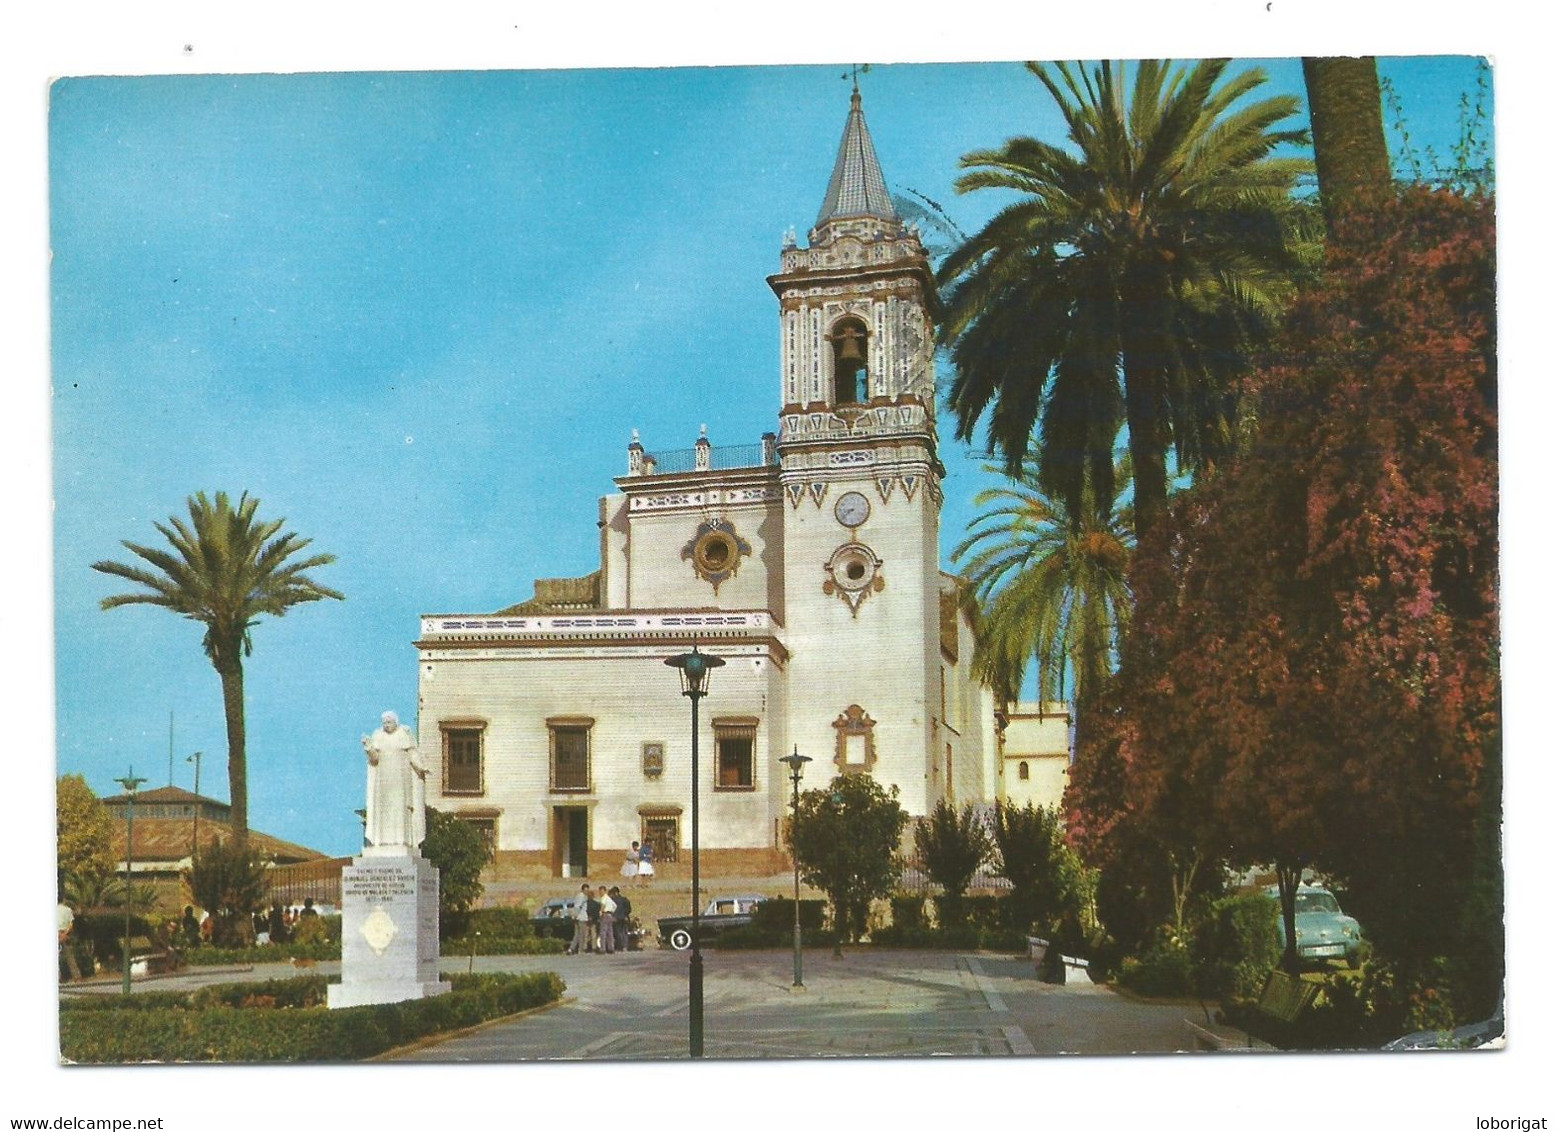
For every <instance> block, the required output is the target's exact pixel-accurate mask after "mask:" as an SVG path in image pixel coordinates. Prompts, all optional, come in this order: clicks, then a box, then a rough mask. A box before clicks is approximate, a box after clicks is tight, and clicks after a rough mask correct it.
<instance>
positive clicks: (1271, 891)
mask: <svg viewBox="0 0 1557 1132" xmlns="http://www.w3.org/2000/svg"><path fill="white" fill-rule="evenodd" d="M1265 892H1266V894H1267V895H1269V896H1270V897H1271V898H1272V899H1273V900H1277V901H1279V900H1280V899H1281V891H1280V889H1278V888H1277V887H1276V886H1274V885H1272V886H1271V887H1270V888H1267V889H1266V890H1265ZM1293 911H1294V912H1295V913H1296V914H1295V915H1294V917H1293V920H1294V924H1295V926H1296V928H1297V953H1298V961H1299V962H1302V963H1321V964H1322V963H1327V962H1328V961H1330V960H1331V959H1342V960H1345V962H1346V965H1347V966H1348V967H1352V968H1355V967H1356V966H1357V965H1358V964H1359V963H1361V962H1362V927H1361V925H1360V924H1358V923H1357V921H1356V920H1354V919H1352V918H1351V917H1350V916H1348V915H1346V913H1344V912H1342V911H1341V905H1340V902H1339V901H1337V900H1336V898H1335V894H1334V893H1333V892H1331V891H1330V890H1329V889H1328V888H1322V887H1320V886H1319V885H1317V884H1300V885H1298V890H1297V896H1296V900H1295V902H1294V908H1293ZM1276 931H1277V932H1278V933H1280V937H1281V946H1282V948H1283V949H1285V947H1286V946H1287V925H1286V920H1285V918H1284V917H1278V918H1277V920H1276Z"/></svg>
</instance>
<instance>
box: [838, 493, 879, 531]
mask: <svg viewBox="0 0 1557 1132" xmlns="http://www.w3.org/2000/svg"><path fill="white" fill-rule="evenodd" d="M833 514H834V515H835V516H836V517H837V519H838V521H839V522H840V523H842V524H843V525H844V526H846V527H848V528H849V529H850V530H851V531H852V530H853V529H854V528H855V527H858V526H859V525H860V524H861V523H863V522H865V520H866V519H868V518H870V500H868V499H866V498H865V497H864V496H863V495H861V494H860V493H859V492H857V491H849V492H845V493H844V494H843V495H842V496H840V497H839V499H838V502H837V504H836V505H835V506H834V507H833Z"/></svg>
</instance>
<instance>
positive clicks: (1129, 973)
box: [1115, 942, 1195, 998]
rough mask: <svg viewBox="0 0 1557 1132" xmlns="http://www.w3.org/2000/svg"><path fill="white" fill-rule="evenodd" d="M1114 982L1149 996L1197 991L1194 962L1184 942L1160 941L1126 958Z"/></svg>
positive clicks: (1172, 996) (1178, 995)
mask: <svg viewBox="0 0 1557 1132" xmlns="http://www.w3.org/2000/svg"><path fill="white" fill-rule="evenodd" d="M1115 981H1117V982H1118V983H1119V985H1120V986H1122V987H1125V988H1126V989H1128V990H1131V991H1134V992H1135V993H1136V994H1139V995H1144V996H1146V997H1147V998H1186V997H1188V996H1190V995H1192V994H1194V993H1195V964H1194V960H1193V958H1192V957H1191V956H1190V953H1189V949H1188V948H1186V947H1184V946H1183V945H1182V944H1178V943H1173V942H1166V943H1161V944H1158V945H1157V946H1155V947H1153V948H1152V949H1151V950H1149V951H1147V952H1146V954H1145V955H1142V956H1139V957H1134V956H1132V957H1129V958H1127V959H1125V960H1124V962H1123V963H1121V964H1120V966H1119V974H1118V975H1116V976H1115Z"/></svg>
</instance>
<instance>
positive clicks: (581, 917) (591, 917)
mask: <svg viewBox="0 0 1557 1132" xmlns="http://www.w3.org/2000/svg"><path fill="white" fill-rule="evenodd" d="M632 912H633V902H632V901H631V900H629V899H628V898H627V897H625V896H623V895H622V890H621V889H620V888H618V887H616V886H615V885H612V886H611V888H610V889H609V890H607V888H606V886H605V885H603V884H602V885H601V886H600V887H599V888H598V889H594V890H591V889H590V887H589V885H587V884H586V885H583V886H581V887H580V888H579V894H578V902H577V903H576V904H575V905H574V907H573V942H572V943H570V944H568V954H569V955H577V954H578V953H579V952H581V951H584V952H603V953H605V954H606V955H612V954H614V953H616V952H618V951H626V950H627V946H628V937H627V932H628V926H629V921H630V919H631V917H632Z"/></svg>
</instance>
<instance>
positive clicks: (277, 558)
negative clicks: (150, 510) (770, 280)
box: [92, 491, 342, 845]
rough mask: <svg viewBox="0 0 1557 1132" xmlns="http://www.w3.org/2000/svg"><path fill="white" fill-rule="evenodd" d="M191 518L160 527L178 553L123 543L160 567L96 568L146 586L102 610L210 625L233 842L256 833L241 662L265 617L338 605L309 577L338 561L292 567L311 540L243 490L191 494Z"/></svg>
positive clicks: (319, 558) (208, 644) (329, 557)
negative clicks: (146, 609) (159, 611)
mask: <svg viewBox="0 0 1557 1132" xmlns="http://www.w3.org/2000/svg"><path fill="white" fill-rule="evenodd" d="M188 505H189V521H188V523H187V524H186V523H185V522H184V521H182V520H181V519H179V518H178V516H176V515H175V516H173V517H172V518H170V519H169V520H168V523H167V525H166V526H165V525H163V524H162V523H156V524H153V525H154V526H155V527H156V528H157V530H158V531H159V532H161V534H162V537H163V538H165V539H167V541H168V542H169V543H170V544H171V545H172V551H171V552H170V551H168V550H163V549H160V548H157V547H149V546H140V545H137V544H136V543H133V542H129V541H125V542H124V546H125V548H126V549H128V550H129V551H131V552H132V553H133V554H135V555H136V556H137V557H139V558H141V559H144V560H145V561H146V562H148V563H150V564H151V566H153V567H155V569H154V570H148V569H146V568H145V567H143V566H138V565H125V564H123V563H120V562H94V563H93V564H92V569H94V570H98V571H101V572H102V573H104V574H112V575H113V576H114V577H118V578H124V579H125V580H127V581H130V582H134V583H135V584H136V585H138V586H143V587H144V589H143V590H141V591H138V592H135V593H128V594H116V595H114V596H113V597H105V598H104V599H103V601H102V607H103V608H104V609H114V608H116V607H117V606H121V605H159V606H161V607H162V608H164V609H169V610H172V611H173V612H174V613H180V614H182V615H183V616H185V617H188V618H189V619H190V620H192V621H198V622H200V623H201V624H202V625H204V626H205V639H204V641H203V642H202V644H203V645H204V647H205V655H206V656H207V657H209V658H210V661H211V664H212V666H213V667H214V668H215V669H216V672H217V675H218V676H219V677H220V678H221V681H222V707H223V710H224V713H225V715H226V718H227V778H228V784H229V787H230V789H231V792H232V793H231V799H232V828H233V836H234V839H235V840H236V841H237V842H238V843H239V844H240V845H241V844H244V843H246V842H247V840H248V835H249V790H248V763H247V759H246V756H245V750H244V719H243V658H244V657H245V656H248V655H249V654H251V653H252V652H253V651H254V644H253V641H252V640H251V638H250V636H249V631H250V630H251V629H252V628H253V627H254V623H255V620H256V618H258V617H259V616H260V615H261V614H266V613H268V614H270V615H272V616H274V617H281V616H283V615H285V613H286V611H287V610H288V609H290V608H291V607H292V606H294V605H301V604H302V603H303V602H308V601H319V600H320V599H322V598H327V597H330V598H336V599H340V598H341V597H342V595H341V594H339V593H337V592H336V591H335V590H332V589H330V588H328V587H326V586H322V585H320V584H319V583H317V582H315V581H314V580H313V579H312V578H310V577H308V576H307V575H306V574H305V573H304V571H306V570H311V569H313V568H314V567H316V566H325V565H328V564H329V563H331V562H334V561H335V556H334V555H333V554H316V555H313V556H312V557H309V558H305V559H302V560H300V561H298V560H294V561H288V560H289V559H292V558H293V556H294V555H296V554H297V553H298V552H300V551H301V550H303V549H304V548H305V547H307V546H308V545H309V544H310V542H312V540H311V539H304V538H299V537H298V536H297V535H296V534H293V533H292V532H290V531H289V532H287V533H286V534H278V533H277V532H279V531H280V530H281V526H282V524H283V523H285V522H286V520H285V519H268V520H259V519H256V518H255V511H256V510H257V509H258V508H259V500H257V499H252V498H250V497H249V494H248V493H247V492H244V493H243V495H242V496H240V497H239V499H238V505H237V506H236V507H234V506H233V505H232V503H231V501H230V500H229V499H228V497H227V494H226V493H225V492H220V491H219V492H217V493H216V500H215V502H214V503H213V502H212V501H211V500H210V499H208V498H206V495H205V493H204V492H199V493H197V494H195V495H192V496H190V497H189V500H188Z"/></svg>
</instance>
